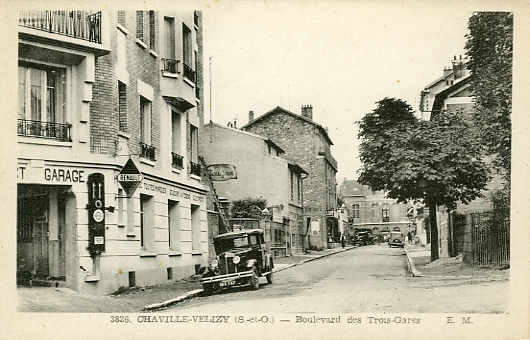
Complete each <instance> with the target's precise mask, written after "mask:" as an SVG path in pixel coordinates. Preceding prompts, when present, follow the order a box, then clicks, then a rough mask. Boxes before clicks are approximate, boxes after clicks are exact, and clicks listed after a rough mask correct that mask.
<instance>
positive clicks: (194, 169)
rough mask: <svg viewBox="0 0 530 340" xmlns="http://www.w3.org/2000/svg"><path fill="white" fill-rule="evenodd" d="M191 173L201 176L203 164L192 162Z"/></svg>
mask: <svg viewBox="0 0 530 340" xmlns="http://www.w3.org/2000/svg"><path fill="white" fill-rule="evenodd" d="M190 173H191V174H192V175H195V176H199V177H200V176H201V165H200V164H199V163H194V162H190Z"/></svg>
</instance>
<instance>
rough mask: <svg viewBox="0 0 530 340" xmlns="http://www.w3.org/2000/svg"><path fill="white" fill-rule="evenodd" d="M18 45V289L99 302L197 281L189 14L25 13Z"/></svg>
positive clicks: (195, 34) (200, 206)
mask: <svg viewBox="0 0 530 340" xmlns="http://www.w3.org/2000/svg"><path fill="white" fill-rule="evenodd" d="M18 46H19V56H18V60H19V112H18V131H17V132H18V140H17V142H18V143H17V145H18V150H17V153H18V179H17V182H18V197H17V199H18V212H17V279H18V281H19V282H20V283H21V284H27V283H28V282H32V283H33V284H35V283H39V282H40V283H45V284H50V282H52V284H55V285H63V286H66V287H69V288H72V289H74V290H76V291H78V292H83V293H94V294H107V293H110V292H113V291H116V290H118V289H119V288H120V287H133V286H146V285H153V284H158V283H164V282H167V281H168V280H175V279H180V278H183V277H187V276H190V275H193V274H195V271H196V268H197V267H199V266H200V265H201V264H204V263H205V262H206V261H207V251H208V245H207V232H208V226H207V221H206V206H205V204H206V203H205V195H206V193H207V191H208V190H207V188H206V187H205V186H204V185H203V184H202V183H201V172H200V165H199V162H198V157H199V155H198V134H199V133H198V132H199V129H200V128H201V126H202V125H203V106H202V103H201V100H200V88H201V86H202V82H203V79H202V16H201V13H200V12H194V11H186V12H184V11H183V12H175V11H167V12H166V11H162V12H158V11H157V12H155V11H117V12H110V11H108V12H90V13H89V12H83V11H24V12H21V13H20V20H19V43H18ZM126 164H127V165H126ZM120 173H121V175H122V176H120ZM135 186H137V188H136V190H132V189H133V188H134V187H135Z"/></svg>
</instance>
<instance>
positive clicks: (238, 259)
mask: <svg viewBox="0 0 530 340" xmlns="http://www.w3.org/2000/svg"><path fill="white" fill-rule="evenodd" d="M232 262H234V264H238V263H239V262H241V257H239V256H237V255H236V256H234V258H233V259H232Z"/></svg>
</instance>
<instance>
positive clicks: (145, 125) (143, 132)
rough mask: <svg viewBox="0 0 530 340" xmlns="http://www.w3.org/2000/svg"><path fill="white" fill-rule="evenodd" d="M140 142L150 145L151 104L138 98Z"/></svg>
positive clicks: (142, 98)
mask: <svg viewBox="0 0 530 340" xmlns="http://www.w3.org/2000/svg"><path fill="white" fill-rule="evenodd" d="M140 140H141V141H142V143H145V144H147V145H151V102H150V101H149V100H147V99H145V98H144V97H140Z"/></svg>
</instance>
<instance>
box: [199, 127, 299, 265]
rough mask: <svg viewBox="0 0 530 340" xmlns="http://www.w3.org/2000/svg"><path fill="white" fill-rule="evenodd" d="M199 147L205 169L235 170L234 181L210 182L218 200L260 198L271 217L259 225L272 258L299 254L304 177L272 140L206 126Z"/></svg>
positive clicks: (238, 131)
mask: <svg viewBox="0 0 530 340" xmlns="http://www.w3.org/2000/svg"><path fill="white" fill-rule="evenodd" d="M203 131H204V133H203V134H202V137H201V143H202V145H203V146H204V148H203V150H204V151H203V154H204V159H205V161H206V163H207V164H209V165H210V164H229V165H231V166H234V167H235V169H236V172H237V178H234V179H230V180H226V181H217V182H214V185H215V189H216V191H217V194H218V195H219V196H221V197H223V198H225V199H227V200H228V202H232V201H235V200H239V199H246V198H264V199H266V200H267V209H268V210H269V212H270V214H271V216H270V217H267V218H270V221H269V220H267V221H265V223H263V224H262V227H263V228H264V229H265V238H266V241H267V243H268V246H269V247H270V248H271V250H272V252H273V253H274V255H275V256H288V255H291V254H293V253H301V252H302V251H303V246H304V244H303V241H304V236H305V230H304V223H303V218H302V217H303V207H302V202H303V185H302V183H303V179H304V178H305V176H306V175H307V172H306V171H305V170H304V169H302V168H301V167H300V166H298V165H297V164H294V163H293V162H290V161H288V160H287V159H285V158H284V157H282V155H283V153H284V151H283V150H282V149H281V148H280V147H279V146H278V145H277V144H276V143H275V142H274V141H272V140H270V139H268V138H265V137H263V136H260V135H256V134H254V133H250V132H246V131H242V130H239V129H236V128H233V127H228V126H222V125H219V124H216V123H208V124H207V125H205V126H204V130H203Z"/></svg>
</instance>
